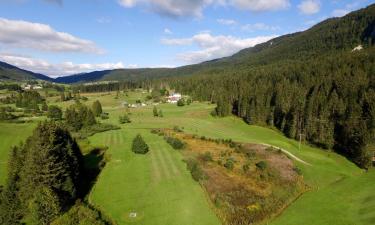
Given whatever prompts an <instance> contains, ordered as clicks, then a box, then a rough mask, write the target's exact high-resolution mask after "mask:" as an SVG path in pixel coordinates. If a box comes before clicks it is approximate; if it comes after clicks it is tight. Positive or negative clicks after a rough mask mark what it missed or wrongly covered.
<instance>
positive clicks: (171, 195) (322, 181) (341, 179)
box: [0, 91, 375, 225]
mask: <svg viewBox="0 0 375 225" xmlns="http://www.w3.org/2000/svg"><path fill="white" fill-rule="evenodd" d="M146 95H147V93H143V92H140V91H138V92H130V93H128V96H125V95H124V94H121V95H120V97H119V98H115V96H116V93H111V94H108V93H105V94H103V93H101V94H90V95H87V97H88V98H89V100H88V101H87V102H86V104H88V105H91V103H92V102H93V101H95V100H99V101H100V102H101V103H102V105H103V109H104V111H105V112H108V113H109V119H108V120H106V121H105V122H106V123H112V124H116V125H119V122H118V117H119V116H120V115H123V114H124V113H129V117H130V119H131V121H132V123H130V124H124V125H120V126H121V128H122V129H120V130H114V131H108V132H104V133H100V134H96V135H94V136H92V137H90V138H89V142H90V144H91V145H93V146H95V145H99V146H108V150H107V152H106V155H107V157H108V158H109V161H108V163H107V164H106V166H105V168H104V169H103V170H102V172H101V174H100V175H99V177H98V179H97V181H96V184H95V185H94V187H93V188H92V190H91V193H90V195H89V201H90V203H92V204H93V205H95V206H96V207H98V208H99V209H100V210H102V212H103V213H104V214H105V215H107V216H109V217H111V218H112V219H113V220H114V221H115V222H116V223H117V224H152V225H158V224H160V225H168V224H173V225H174V224H175V225H183V224H187V225H190V224H221V222H220V221H219V219H218V218H217V217H216V215H215V213H214V210H213V207H214V206H212V205H211V203H210V202H208V198H207V197H206V194H205V192H204V191H203V189H202V188H201V187H200V185H199V184H198V183H197V182H195V181H193V179H192V178H191V175H190V173H189V172H188V171H187V169H186V165H185V163H184V162H183V161H182V156H181V154H180V153H179V152H178V151H176V150H173V149H172V148H171V147H170V146H169V145H168V144H166V143H165V141H164V140H163V139H162V138H161V137H159V136H157V135H155V134H151V133H150V130H151V129H152V128H164V127H165V128H173V127H174V126H178V127H179V128H181V129H183V130H184V132H186V133H191V134H197V135H200V136H205V137H211V138H225V139H232V140H234V141H239V142H247V143H264V144H270V145H273V146H277V147H280V148H283V149H285V150H287V151H289V152H290V153H292V154H293V155H295V156H296V157H298V158H300V159H301V160H303V161H305V162H307V163H308V164H309V165H307V164H304V163H301V162H298V161H295V164H296V165H297V166H298V167H299V168H300V169H301V171H302V173H303V177H304V180H305V182H306V184H307V185H308V186H309V187H310V191H308V192H307V193H305V194H303V195H302V196H301V197H300V198H298V199H297V200H296V201H295V202H294V203H292V204H291V205H290V206H289V207H288V208H286V210H284V212H282V213H281V214H280V215H278V216H277V217H275V218H274V219H273V220H271V221H269V222H268V224H274V225H299V224H306V225H307V224H311V225H313V224H314V225H315V224H326V225H334V224H335V225H371V224H375V192H374V190H375V171H374V170H370V171H369V172H365V171H363V170H360V169H359V168H358V167H356V166H355V165H354V164H353V163H351V162H350V161H348V160H347V159H345V158H344V157H342V156H340V155H338V154H336V153H333V152H330V151H326V150H321V149H318V148H315V147H311V146H309V145H306V144H302V146H301V149H299V148H298V142H297V141H294V140H291V139H288V138H286V137H285V136H283V135H282V134H281V133H279V132H278V131H275V130H273V129H269V128H264V127H260V126H249V125H247V124H246V123H244V122H243V121H242V120H241V119H238V118H235V117H226V118H221V119H218V118H213V117H211V116H210V111H211V110H212V109H213V108H214V107H215V106H214V105H211V104H208V103H193V104H191V105H188V106H184V107H177V106H176V105H172V104H160V105H157V108H158V109H161V110H162V111H163V115H164V117H163V118H160V117H157V118H155V117H153V114H152V109H153V106H146V107H140V108H135V109H130V111H127V110H126V109H125V108H124V107H123V103H124V102H125V101H126V102H130V103H132V102H134V101H135V100H137V99H144V97H145V96H146ZM54 101H55V100H54V99H50V103H49V104H58V105H60V106H62V107H63V108H65V107H67V106H68V105H69V104H72V102H68V103H67V102H64V103H58V102H56V103H54ZM33 126H34V125H33V123H31V124H17V125H16V124H0V127H1V129H0V137H1V140H2V141H1V143H0V148H1V151H0V162H1V170H0V173H1V174H4V172H5V163H6V160H7V157H8V156H7V155H8V150H9V148H10V146H11V145H14V144H17V143H18V142H19V141H21V140H23V139H24V138H25V137H26V136H27V135H28V134H30V132H31V130H32V128H33ZM138 133H140V134H141V135H142V136H143V137H144V139H145V141H146V142H147V144H148V145H149V146H150V152H149V153H148V154H146V155H135V154H134V153H133V152H131V150H130V148H131V141H132V139H133V137H134V136H135V135H136V134H138ZM0 182H2V183H3V182H4V176H1V180H0ZM134 213H136V217H132V216H134V215H135V214H134Z"/></svg>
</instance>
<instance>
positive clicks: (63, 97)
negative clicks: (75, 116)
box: [60, 92, 66, 102]
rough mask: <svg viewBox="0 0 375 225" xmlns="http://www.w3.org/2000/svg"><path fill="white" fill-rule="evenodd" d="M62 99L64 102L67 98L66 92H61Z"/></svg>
mask: <svg viewBox="0 0 375 225" xmlns="http://www.w3.org/2000/svg"><path fill="white" fill-rule="evenodd" d="M60 100H61V101H62V102H64V101H65V100H66V98H65V93H64V92H61V93H60Z"/></svg>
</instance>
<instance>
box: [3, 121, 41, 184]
mask: <svg viewBox="0 0 375 225" xmlns="http://www.w3.org/2000/svg"><path fill="white" fill-rule="evenodd" d="M35 125H36V123H25V124H10V123H0V185H2V184H4V183H5V180H6V174H7V172H6V171H7V161H8V157H9V151H10V149H11V147H12V146H14V145H18V144H19V143H20V142H21V141H24V140H25V139H26V138H27V137H28V136H29V135H30V134H31V132H32V130H33V129H34V127H35Z"/></svg>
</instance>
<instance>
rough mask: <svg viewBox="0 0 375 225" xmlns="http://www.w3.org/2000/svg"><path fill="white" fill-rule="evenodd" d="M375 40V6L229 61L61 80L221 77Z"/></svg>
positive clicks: (347, 49)
mask: <svg viewBox="0 0 375 225" xmlns="http://www.w3.org/2000/svg"><path fill="white" fill-rule="evenodd" d="M374 41H375V4H373V5H371V6H368V7H367V8H365V9H361V10H359V11H356V12H352V13H350V14H348V15H346V16H344V17H341V18H331V19H328V20H325V21H323V22H321V23H319V24H317V25H315V26H313V27H312V28H310V29H308V30H306V31H304V32H298V33H294V34H288V35H284V36H281V37H278V38H275V39H273V40H270V41H268V42H266V43H262V44H259V45H257V46H255V47H252V48H247V49H244V50H242V51H240V52H239V53H237V54H235V55H233V56H231V57H226V58H221V59H216V60H212V61H208V62H203V63H200V64H196V65H189V66H183V67H178V68H171V69H168V68H158V69H118V70H108V71H101V72H93V73H86V74H79V75H73V76H69V77H62V78H58V81H60V82H65V83H75V82H82V81H93V80H117V81H139V80H143V79H157V78H161V77H171V76H189V75H193V74H212V75H215V74H220V73H226V72H227V71H229V72H232V71H234V70H243V69H248V68H249V67H254V66H258V65H265V64H272V63H275V62H278V61H285V60H301V61H303V60H306V59H309V58H313V57H321V56H323V55H327V54H331V53H335V52H341V51H351V50H352V49H353V48H355V47H357V46H359V45H363V46H364V47H365V46H369V45H371V44H372V43H373V42H374Z"/></svg>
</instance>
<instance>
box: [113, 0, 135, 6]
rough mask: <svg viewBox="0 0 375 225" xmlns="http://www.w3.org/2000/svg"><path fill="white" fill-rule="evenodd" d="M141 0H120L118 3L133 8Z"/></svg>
mask: <svg viewBox="0 0 375 225" xmlns="http://www.w3.org/2000/svg"><path fill="white" fill-rule="evenodd" d="M138 1H139V0H118V3H119V4H120V5H122V6H124V7H126V8H131V7H133V6H135V5H136V4H137V2H138Z"/></svg>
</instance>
